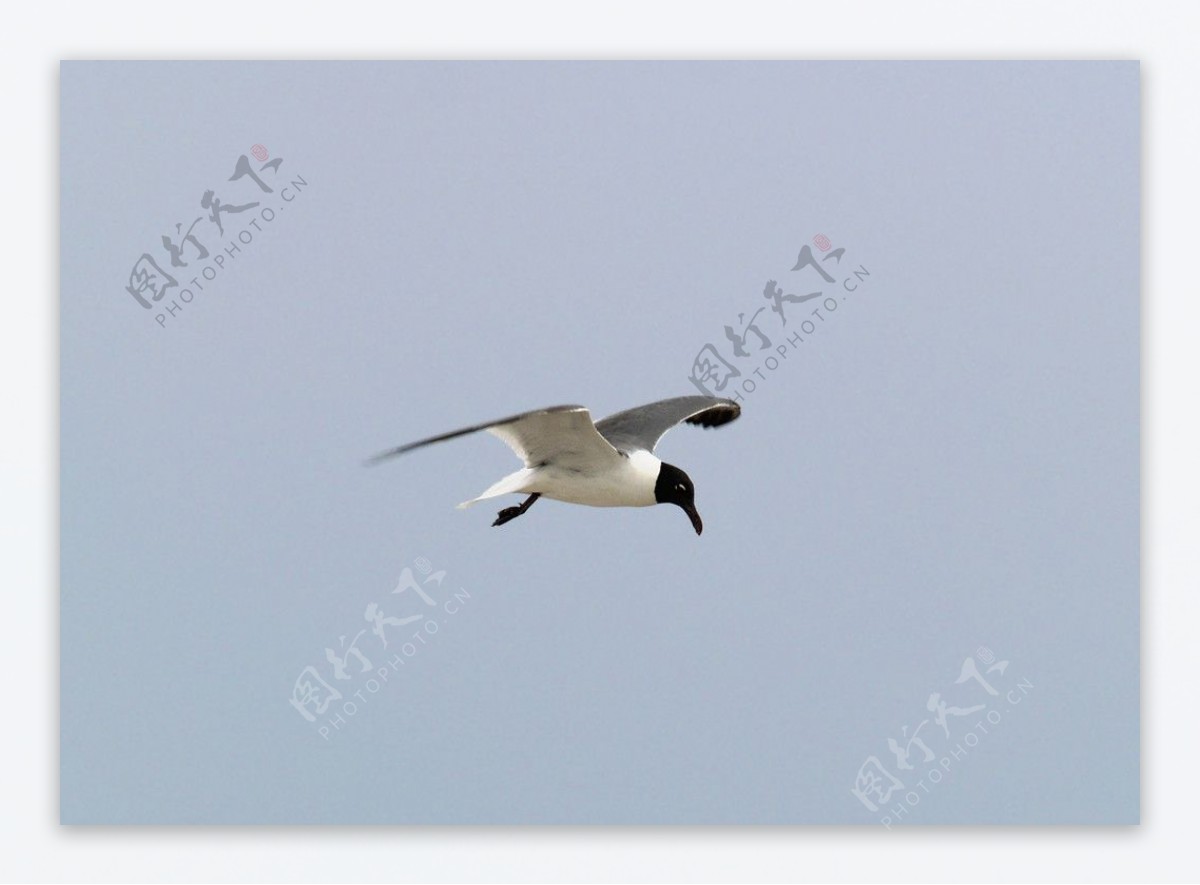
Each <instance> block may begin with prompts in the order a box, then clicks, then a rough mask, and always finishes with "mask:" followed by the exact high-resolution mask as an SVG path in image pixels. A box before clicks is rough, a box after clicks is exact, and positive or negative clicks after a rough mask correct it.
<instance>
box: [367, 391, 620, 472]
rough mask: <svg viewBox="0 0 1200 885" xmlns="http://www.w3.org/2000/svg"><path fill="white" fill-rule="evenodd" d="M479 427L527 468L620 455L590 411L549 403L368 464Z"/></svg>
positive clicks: (586, 463) (391, 452) (584, 463)
mask: <svg viewBox="0 0 1200 885" xmlns="http://www.w3.org/2000/svg"><path fill="white" fill-rule="evenodd" d="M480 430H486V431H488V433H491V434H492V435H494V436H497V437H499V438H500V439H502V440H504V442H505V443H507V444H508V446H509V448H511V449H512V450H513V451H514V452H516V454H517V457H518V458H520V459H521V460H523V461H524V462H525V466H526V467H540V466H546V465H550V464H554V465H557V466H560V467H563V468H565V469H568V470H571V469H575V470H590V469H596V468H598V467H601V466H603V465H604V464H605V463H606V462H608V461H610V460H612V459H615V458H618V457H620V456H619V454H618V452H617V450H616V449H615V448H613V446H612V445H611V444H610V443H609V442H608V441H606V440H605V439H604V437H602V436H601V435H600V434H599V433H598V432H597V431H596V425H594V424H593V423H592V416H591V414H590V413H589V412H588V410H587V409H585V408H584V407H583V406H551V407H550V408H547V409H535V410H534V411H532V412H522V413H520V414H519V415H510V416H509V417H507V418H500V419H499V420H496V421H488V422H486V423H483V424H476V425H474V426H472V427H463V428H462V429H460V430H452V431H450V432H449V433H440V434H438V435H437V436H431V437H428V438H426V439H419V440H417V441H416V442H412V443H408V444H407V445H403V446H397V447H396V448H394V449H388V450H387V451H386V452H380V453H379V454H378V455H376V456H375V457H373V458H371V459H370V460H369V461H367V463H368V464H378V463H379V462H380V461H384V460H386V459H388V458H391V457H393V456H395V455H403V454H404V453H405V452H411V451H412V450H413V449H419V448H421V447H422V446H428V445H432V444H433V443H437V442H444V441H445V440H448V439H455V438H456V437H459V436H466V435H467V434H469V433H478V432H479V431H480Z"/></svg>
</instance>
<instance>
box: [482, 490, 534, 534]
mask: <svg viewBox="0 0 1200 885" xmlns="http://www.w3.org/2000/svg"><path fill="white" fill-rule="evenodd" d="M540 497H541V494H540V493H536V492H535V493H534V494H532V495H530V496H529V497H528V498H526V499H525V500H524V501H522V502H521V503H520V504H518V505H517V506H516V507H505V508H504V509H503V510H501V511H500V512H499V513H497V514H496V521H495V522H493V523H492V525H493V526H498V525H504V524H505V523H506V522H509V521H510V520H513V519H516V518H517V517H518V516H520V515H521V514H522V513H524V512H525V511H526V510H528V509H529V507H530V505H531V504H533V502H534V501H536V500H537V499H538V498H540Z"/></svg>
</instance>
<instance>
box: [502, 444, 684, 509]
mask: <svg viewBox="0 0 1200 885" xmlns="http://www.w3.org/2000/svg"><path fill="white" fill-rule="evenodd" d="M661 465H662V462H661V461H660V460H659V459H658V458H656V457H654V455H652V454H650V453H649V452H646V451H640V450H639V451H635V452H632V453H630V455H629V457H627V458H626V457H623V458H620V459H619V460H617V461H614V462H611V464H610V465H606V466H605V468H604V469H602V470H597V471H595V472H590V471H589V472H577V471H572V470H566V469H563V468H560V467H555V466H554V465H553V464H551V465H547V466H546V467H539V468H537V469H536V471H535V474H536V475H535V476H534V477H531V481H530V482H529V484H528V485H527V486H526V489H527V490H528V491H530V492H540V493H541V494H543V495H545V496H546V497H547V498H553V499H555V500H556V501H567V502H569V503H571V504H586V505H588V506H590V507H649V506H650V505H651V504H655V503H657V502H656V501H655V498H654V486H655V484H656V483H657V482H658V470H659V467H660V466H661Z"/></svg>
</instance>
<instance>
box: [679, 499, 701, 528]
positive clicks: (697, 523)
mask: <svg viewBox="0 0 1200 885" xmlns="http://www.w3.org/2000/svg"><path fill="white" fill-rule="evenodd" d="M683 512H684V513H686V514H687V515H688V519H690V520H691V521H692V528H694V529H695V530H696V534H697V535H698V534H700V533H701V532H702V531H704V521H703V520H702V519H700V514H699V513H697V512H696V505H695V504H688V505H687V506H686V507H684V508H683Z"/></svg>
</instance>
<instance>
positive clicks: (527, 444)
mask: <svg viewBox="0 0 1200 885" xmlns="http://www.w3.org/2000/svg"><path fill="white" fill-rule="evenodd" d="M741 413H742V408H741V406H739V405H738V404H737V403H736V402H734V401H733V400H729V399H721V398H719V397H712V396H679V397H675V398H674V399H664V400H659V401H658V402H654V403H647V404H646V405H644V406H637V407H635V408H632V409H626V410H625V411H623V412H617V413H616V414H615V415H609V416H608V417H607V418H605V419H604V420H602V421H597V422H595V423H592V416H591V415H590V414H589V413H588V410H587V409H586V408H585V407H584V406H551V407H550V408H546V409H535V410H534V411H532V412H522V413H521V414H519V415H511V416H509V417H508V418H500V419H499V420H497V421H488V422H486V423H484V424H475V425H473V426H471V427H464V428H462V429H460V430H452V431H450V432H449V433H442V434H439V435H437V436H431V437H428V438H427V439H421V440H417V441H416V442H412V443H409V444H408V445H404V446H399V447H397V448H394V449H389V450H388V451H386V452H381V453H380V454H378V455H376V456H375V457H373V458H371V459H370V460H369V461H368V462H367V464H368V465H370V464H378V463H379V462H381V461H384V460H387V459H388V458H391V457H394V456H396V455H403V454H404V453H405V452H411V451H412V450H413V449H419V448H421V447H423V446H428V445H432V444H433V443H438V442H444V441H446V440H449V439H455V438H457V437H460V436H466V435H467V434H469V433H477V432H478V431H480V430H486V431H487V432H488V433H490V434H492V435H493V436H497V437H499V438H500V439H501V440H503V441H504V442H505V443H507V444H508V446H509V447H510V448H511V449H512V450H513V451H514V452H515V453H516V455H517V457H518V458H520V459H521V460H523V461H524V462H525V466H524V467H522V468H521V469H520V470H518V471H517V472H516V473H510V474H509V475H508V476H506V477H504V478H503V479H501V480H500V481H499V482H497V483H495V484H493V485H492V486H491V487H489V488H488V489H487V490H486V491H485V492H484V493H483V494H482V495H480V496H479V497H478V498H472V499H471V500H469V501H463V503H461V504H459V505H458V506H459V507H460V508H462V507H470V506H471V505H472V504H475V503H477V502H479V501H485V500H487V499H489V498H496V497H499V496H500V495H507V494H510V493H514V492H515V493H518V494H523V495H528V496H529V497H527V498H526V499H525V500H524V501H522V502H521V503H520V504H518V505H517V506H515V507H505V508H504V509H503V510H501V511H500V512H499V513H498V514H497V516H496V521H495V522H493V523H492V525H493V526H499V525H504V524H505V523H506V522H510V521H512V520H514V519H516V518H517V517H518V516H521V515H522V514H523V513H524V512H525V511H526V510H528V509H529V508H530V507H531V506H533V502H534V501H536V500H537V499H538V498H542V497H546V498H553V499H554V500H556V501H566V502H567V503H570V504H586V505H588V506H590V507H649V506H650V505H652V504H675V505H677V506H678V507H681V508H683V512H684V513H686V514H687V515H688V518H689V519H691V521H692V527H693V528H694V529H695V530H696V534H697V535H698V534H700V533H701V532H702V531H703V530H704V523H703V522H702V521H701V520H700V514H699V513H697V512H696V503H695V497H696V489H695V486H693V485H692V480H691V478H690V477H689V476H688V475H687V474H686V473H684V472H683V471H682V470H680V469H679V468H678V467H676V466H674V465H673V464H668V463H666V462H665V461H661V460H659V459H658V458H657V457H656V456H655V454H654V447H655V446H656V445H658V441H659V440H660V439H661V438H662V436H663V434H665V433H666V432H667V431H668V430H670V429H671V428H672V427H674V426H675V425H676V424H679V423H687V424H695V425H698V426H700V427H706V428H707V427H720V426H721V425H722V424H728V423H729V422H730V421H732V420H734V419H735V418H737V417H738V415H740V414H741Z"/></svg>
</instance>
